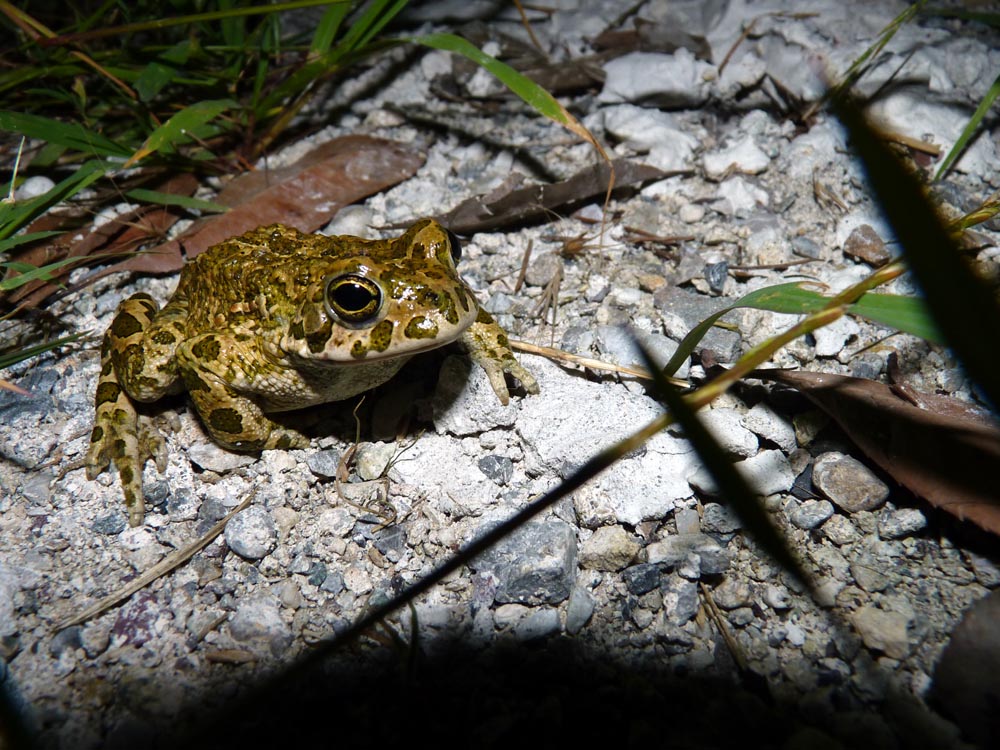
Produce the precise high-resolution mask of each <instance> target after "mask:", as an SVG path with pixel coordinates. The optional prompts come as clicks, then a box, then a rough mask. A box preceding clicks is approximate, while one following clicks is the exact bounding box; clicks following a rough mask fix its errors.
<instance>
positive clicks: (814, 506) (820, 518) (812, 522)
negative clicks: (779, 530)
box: [790, 500, 833, 531]
mask: <svg viewBox="0 0 1000 750" xmlns="http://www.w3.org/2000/svg"><path fill="white" fill-rule="evenodd" d="M832 515H833V504H832V503H830V502H829V501H827V500H806V501H805V502H803V503H802V504H801V505H799V507H798V508H796V509H795V510H793V511H792V514H791V517H790V520H791V522H792V523H793V524H795V525H796V526H798V527H799V528H800V529H804V530H805V531H810V530H812V529H815V528H816V527H817V526H819V525H820V524H821V523H823V522H824V521H825V520H826V519H828V518H829V517H830V516H832Z"/></svg>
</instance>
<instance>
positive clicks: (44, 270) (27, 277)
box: [0, 258, 86, 292]
mask: <svg viewBox="0 0 1000 750" xmlns="http://www.w3.org/2000/svg"><path fill="white" fill-rule="evenodd" d="M85 260H86V258H63V259H62V260H57V261H54V262H53V263H47V264H45V265H44V266H33V265H31V264H30V263H17V262H15V261H7V262H6V263H0V268H9V269H10V270H12V271H17V272H18V274H17V276H11V277H10V278H7V279H0V292H9V291H10V290H11V289H17V288H18V287H20V286H24V285H25V284H27V283H28V282H29V281H35V280H36V279H41V280H42V281H50V280H51V279H52V273H53V271H58V270H59V269H60V268H64V267H65V266H69V265H72V264H74V263H82V262H83V261H85Z"/></svg>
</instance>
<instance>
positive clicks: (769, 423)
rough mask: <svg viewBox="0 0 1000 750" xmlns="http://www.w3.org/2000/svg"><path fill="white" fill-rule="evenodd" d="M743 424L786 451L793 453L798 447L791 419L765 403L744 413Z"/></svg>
mask: <svg viewBox="0 0 1000 750" xmlns="http://www.w3.org/2000/svg"><path fill="white" fill-rule="evenodd" d="M743 426H744V427H746V428H747V429H748V430H751V431H753V432H754V433H755V434H756V435H757V436H758V437H762V438H764V439H765V440H770V441H771V442H772V443H775V444H776V445H777V446H778V447H779V448H781V450H783V451H785V452H786V453H791V452H792V451H794V450H795V448H796V447H797V445H796V443H795V428H794V427H792V423H791V421H790V420H788V419H785V418H784V417H783V416H781V415H780V414H778V413H777V412H775V411H774V410H773V409H772V408H771V407H770V406H768V405H767V404H765V403H759V404H757V405H756V406H754V407H753V408H752V409H750V411H748V412H747V413H746V414H745V415H743Z"/></svg>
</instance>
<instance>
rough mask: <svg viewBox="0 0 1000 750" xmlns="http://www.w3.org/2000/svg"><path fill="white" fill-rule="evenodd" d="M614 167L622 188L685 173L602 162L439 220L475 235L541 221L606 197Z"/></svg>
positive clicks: (466, 204) (477, 201) (473, 203)
mask: <svg viewBox="0 0 1000 750" xmlns="http://www.w3.org/2000/svg"><path fill="white" fill-rule="evenodd" d="M612 168H613V170H614V174H615V183H616V186H617V187H619V188H620V187H624V186H626V185H632V184H636V183H641V182H645V181H647V180H661V179H664V178H666V177H671V176H673V175H675V174H683V173H684V172H665V171H663V170H662V169H657V168H656V167H651V166H649V165H647V164H640V163H638V162H634V161H629V160H628V159H615V160H614V161H613V162H611V164H610V165H609V164H608V163H607V162H600V163H598V164H595V165H594V166H592V167H587V168H586V169H582V170H580V171H579V172H577V173H576V174H575V175H573V176H572V177H569V178H567V179H565V180H562V181H560V182H555V183H551V184H548V185H531V186H529V187H523V188H518V189H517V190H511V191H509V192H507V193H505V194H503V195H496V191H494V192H493V193H491V194H490V195H489V196H486V197H483V196H479V197H476V198H469V199H468V200H465V201H462V202H461V203H460V204H458V206H457V207H455V208H454V209H452V210H451V211H449V212H448V213H446V214H442V215H440V216H437V217H436V218H437V220H438V221H440V222H441V223H442V224H444V225H445V226H446V227H448V228H449V229H451V231H453V232H456V233H457V234H475V233H476V232H486V231H492V230H496V229H500V228H502V227H508V226H513V225H517V224H522V223H524V222H526V221H532V220H537V219H540V218H542V217H545V216H549V215H551V213H552V212H553V211H555V210H556V209H558V208H565V207H567V206H570V205H572V204H574V203H578V202H580V201H584V200H588V199H590V198H594V197H595V196H603V195H604V193H605V191H606V190H607V187H608V177H609V175H610V174H611V171H612Z"/></svg>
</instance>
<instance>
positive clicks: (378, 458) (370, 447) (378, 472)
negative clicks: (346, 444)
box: [354, 443, 396, 482]
mask: <svg viewBox="0 0 1000 750" xmlns="http://www.w3.org/2000/svg"><path fill="white" fill-rule="evenodd" d="M395 455H396V445H395V443H362V444H361V446H360V447H359V448H358V452H357V453H356V454H355V464H354V465H355V468H356V469H357V472H358V476H359V477H361V479H362V480H363V481H366V482H370V481H373V480H375V479H378V478H380V477H381V476H382V474H383V472H385V467H386V466H388V465H389V462H390V461H391V460H392V459H393V457H394V456H395Z"/></svg>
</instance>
